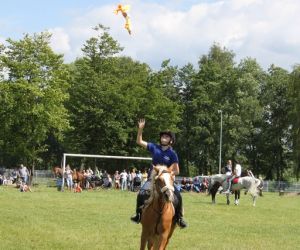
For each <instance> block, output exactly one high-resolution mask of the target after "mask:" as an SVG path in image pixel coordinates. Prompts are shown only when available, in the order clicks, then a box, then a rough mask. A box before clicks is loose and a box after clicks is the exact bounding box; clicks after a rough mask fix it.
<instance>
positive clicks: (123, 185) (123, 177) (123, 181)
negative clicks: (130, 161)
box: [120, 169, 128, 190]
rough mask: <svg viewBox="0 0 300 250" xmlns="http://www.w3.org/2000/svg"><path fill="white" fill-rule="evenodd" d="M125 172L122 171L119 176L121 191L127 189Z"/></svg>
mask: <svg viewBox="0 0 300 250" xmlns="http://www.w3.org/2000/svg"><path fill="white" fill-rule="evenodd" d="M127 176H128V174H127V172H126V170H125V169H124V170H123V172H122V173H121V174H120V180H121V189H122V190H126V187H127Z"/></svg>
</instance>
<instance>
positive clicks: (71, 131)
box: [0, 25, 300, 180]
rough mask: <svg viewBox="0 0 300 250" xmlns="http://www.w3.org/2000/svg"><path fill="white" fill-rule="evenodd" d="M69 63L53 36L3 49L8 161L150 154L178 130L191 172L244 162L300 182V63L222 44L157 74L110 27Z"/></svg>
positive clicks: (1, 115)
mask: <svg viewBox="0 0 300 250" xmlns="http://www.w3.org/2000/svg"><path fill="white" fill-rule="evenodd" d="M95 30H96V32H97V33H96V34H97V35H95V36H94V37H91V38H90V39H88V40H87V41H86V42H85V43H84V44H83V46H82V51H83V55H82V56H81V57H79V58H77V59H76V60H74V61H73V62H72V63H68V64H66V63H64V59H63V55H61V54H56V53H55V52H54V51H53V50H52V49H51V47H50V39H51V34H50V33H48V32H42V33H38V34H33V35H29V34H25V35H24V37H23V38H22V39H20V40H13V39H7V41H6V43H5V44H1V45H0V105H1V109H0V127H1V129H0V165H2V166H6V167H15V166H16V165H17V164H20V163H26V164H28V165H30V166H33V167H36V168H45V169H49V168H51V167H52V166H54V165H56V164H60V161H61V158H62V154H63V152H72V153H82V154H85V153H86V154H109V155H130V156H147V155H148V153H147V152H145V151H144V150H141V149H140V148H139V147H138V146H137V145H136V143H135V139H136V131H137V120H138V119H139V118H142V117H143V118H145V119H146V129H145V131H144V138H145V139H146V140H147V141H154V142H157V141H158V134H159V131H161V130H165V129H170V130H173V131H175V132H176V136H177V142H176V145H175V146H174V148H175V150H176V151H177V153H178V154H179V157H180V168H181V174H182V175H196V174H208V173H210V174H213V173H217V172H218V168H219V144H220V126H221V121H220V118H221V114H222V157H221V160H222V166H223V165H224V164H225V161H226V159H232V160H233V161H240V162H241V163H242V165H243V166H244V167H245V168H246V167H247V168H251V169H252V171H253V172H254V173H256V174H257V175H258V174H260V175H262V176H263V177H265V178H267V179H277V180H283V179H293V178H296V179H297V180H298V179H299V173H300V135H299V133H300V131H299V128H300V118H299V112H300V65H297V64H295V66H294V67H293V69H292V71H290V72H289V71H288V70H286V69H283V68H280V67H277V66H275V65H271V66H270V67H269V68H268V69H267V70H264V69H263V68H262V67H261V66H260V65H259V63H258V62H257V61H256V60H255V59H254V58H245V59H242V60H241V61H240V62H238V63H237V62H236V61H235V54H234V52H233V51H230V50H228V49H227V48H224V47H221V46H220V45H218V44H213V45H212V46H211V47H210V49H209V51H208V53H207V54H205V55H201V56H199V61H198V64H197V65H196V66H195V65H192V64H191V63H188V64H186V65H185V66H183V67H178V66H172V65H171V62H170V60H168V59H167V60H165V61H163V62H162V64H161V67H160V69H159V70H153V69H151V67H149V65H147V64H146V63H143V62H139V61H136V60H133V59H132V58H130V57H126V56H121V55H120V52H122V50H123V48H122V47H121V45H120V44H119V42H118V41H117V40H115V39H114V38H113V37H112V36H111V35H110V33H109V29H108V28H107V27H104V26H102V25H98V26H97V27H95Z"/></svg>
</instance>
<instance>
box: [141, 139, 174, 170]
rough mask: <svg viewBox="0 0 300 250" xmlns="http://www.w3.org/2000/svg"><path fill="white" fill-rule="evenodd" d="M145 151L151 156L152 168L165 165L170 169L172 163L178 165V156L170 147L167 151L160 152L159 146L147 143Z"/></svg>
mask: <svg viewBox="0 0 300 250" xmlns="http://www.w3.org/2000/svg"><path fill="white" fill-rule="evenodd" d="M147 150H148V151H149V152H150V153H151V155H152V164H153V165H154V166H156V165H165V166H167V167H170V166H171V165H172V164H173V163H178V156H177V154H176V152H175V151H174V150H173V149H172V148H171V147H169V148H168V149H167V150H162V147H161V146H160V145H158V144H155V143H151V142H148V143H147Z"/></svg>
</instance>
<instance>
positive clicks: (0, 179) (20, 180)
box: [0, 164, 31, 192]
mask: <svg viewBox="0 0 300 250" xmlns="http://www.w3.org/2000/svg"><path fill="white" fill-rule="evenodd" d="M30 177H31V170H30V169H28V168H27V167H26V166H25V165H23V164H20V167H19V168H15V169H13V170H12V171H11V172H10V173H9V174H8V175H6V174H5V171H1V173H0V185H10V184H15V185H16V187H17V188H19V190H20V192H28V191H29V192H31V188H30Z"/></svg>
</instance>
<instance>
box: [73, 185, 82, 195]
mask: <svg viewBox="0 0 300 250" xmlns="http://www.w3.org/2000/svg"><path fill="white" fill-rule="evenodd" d="M81 192H82V188H81V187H80V185H78V183H74V193H81Z"/></svg>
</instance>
